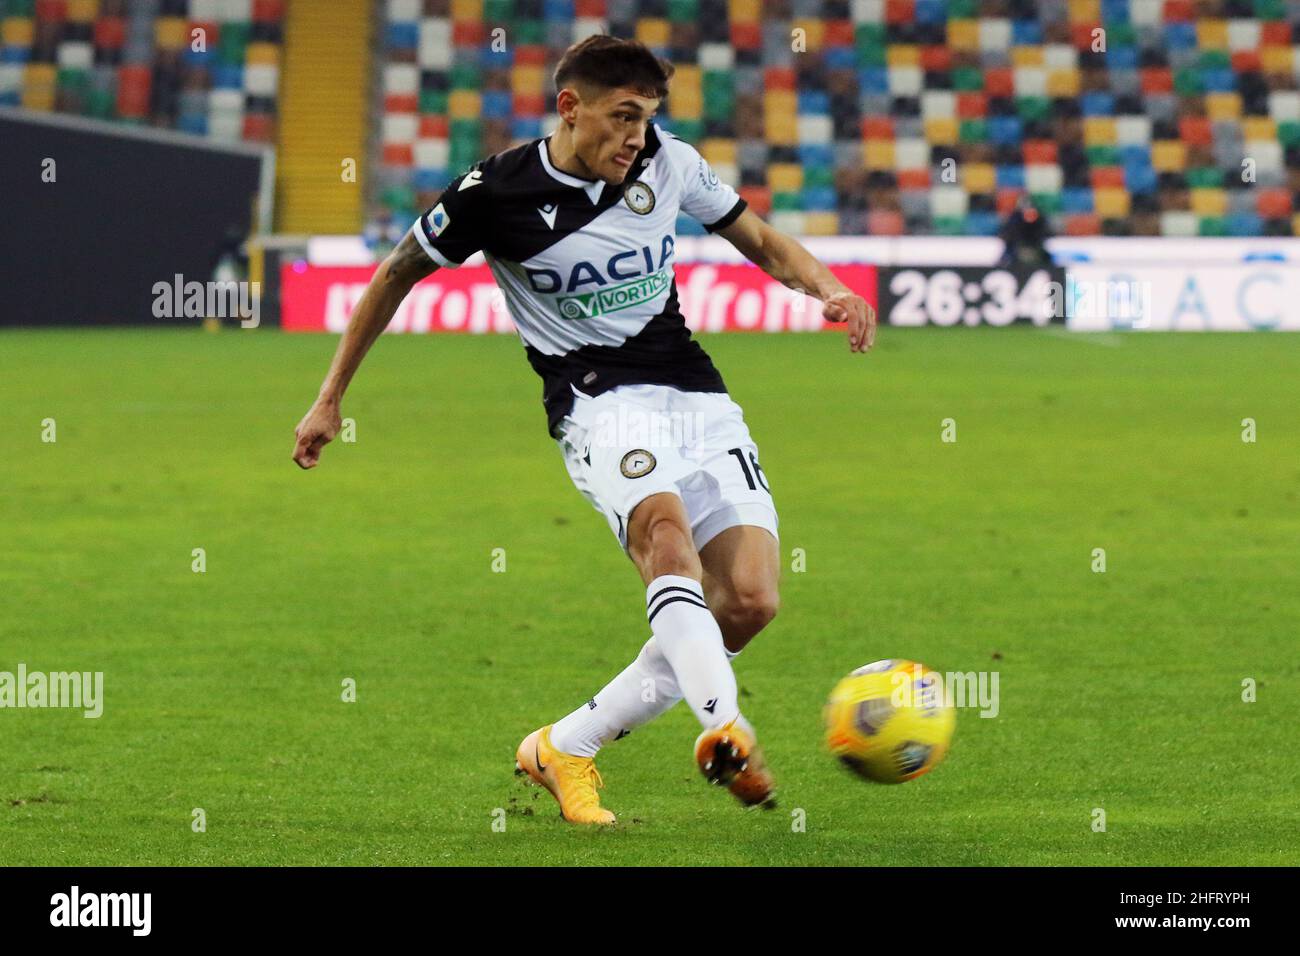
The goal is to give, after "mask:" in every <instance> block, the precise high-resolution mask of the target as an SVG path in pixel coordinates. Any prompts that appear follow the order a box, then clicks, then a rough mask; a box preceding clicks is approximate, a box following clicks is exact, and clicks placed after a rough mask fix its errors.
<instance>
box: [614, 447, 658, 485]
mask: <svg viewBox="0 0 1300 956" xmlns="http://www.w3.org/2000/svg"><path fill="white" fill-rule="evenodd" d="M656 464H657V462H656V461H655V456H654V455H652V454H650V452H648V451H646V450H645V449H644V448H633V449H632V450H631V451H630V452H628V453H627V454H626V455H624V456H623V460H622V461H620V462H619V463H618V470H619V471H621V472H622V473H623V477H624V478H640V477H641V476H642V475H648V474H650V472H652V471H654V470H655V465H656Z"/></svg>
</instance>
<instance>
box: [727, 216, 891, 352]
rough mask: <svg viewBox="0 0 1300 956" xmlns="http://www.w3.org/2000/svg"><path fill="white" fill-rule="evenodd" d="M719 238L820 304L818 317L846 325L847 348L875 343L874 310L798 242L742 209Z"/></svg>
mask: <svg viewBox="0 0 1300 956" xmlns="http://www.w3.org/2000/svg"><path fill="white" fill-rule="evenodd" d="M718 235H720V236H722V237H723V238H724V239H726V240H727V241H728V242H730V243H731V244H732V245H733V246H735V247H736V248H737V249H739V250H740V251H741V253H743V254H744V256H745V258H746V259H748V260H749V261H750V262H752V263H754V265H756V266H758V267H759V268H760V269H762V270H763V271H764V272H766V273H767V274H768V275H770V276H771V277H772V278H773V279H775V280H776V281H777V282H780V283H782V284H783V285H785V286H788V287H789V288H791V289H795V290H797V291H799V292H804V293H807V294H809V295H812V296H815V297H816V298H818V299H821V301H822V315H824V316H825V317H826V318H827V319H829V320H830V321H832V322H847V323H848V331H849V349H850V351H853V352H866V351H867V350H868V349H870V348H871V347H872V346H873V345H874V344H875V342H876V310H875V309H874V308H873V307H872V306H871V305H870V303H868V302H867V301H866V300H865V299H863V298H862V296H860V295H858V294H857V293H855V292H854V291H853V290H852V289H850V288H848V286H846V285H845V284H844V283H843V282H841V281H840V280H839V279H837V278H835V274H834V273H833V272H831V270H830V269H828V268H826V266H825V265H824V264H823V263H821V262H818V261H817V260H816V259H815V258H814V257H813V255H812V253H810V252H809V251H808V250H807V249H805V248H804V247H803V245H802V244H800V243H799V241H798V240H796V239H793V238H791V237H790V236H787V235H786V234H785V233H783V232H780V231H779V230H777V229H774V228H772V226H770V225H769V224H768V223H766V222H764V221H763V220H762V219H760V218H759V217H758V216H757V215H755V214H754V212H753V211H752V210H749V209H746V210H745V211H744V212H742V213H741V214H740V215H739V216H738V217H737V218H736V221H735V222H733V223H732V224H731V225H729V226H727V227H726V228H725V229H719V230H718Z"/></svg>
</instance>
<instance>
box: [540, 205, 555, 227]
mask: <svg viewBox="0 0 1300 956" xmlns="http://www.w3.org/2000/svg"><path fill="white" fill-rule="evenodd" d="M559 211H560V207H559V206H557V205H555V203H549V202H548V203H547V204H546V205H545V206H542V207H541V208H540V209H538V210H537V214H538V215H539V216H541V217H542V220H543V221H544V222H545V223H546V226H547V228H548V229H554V228H555V217H556V215H557V214H558V213H559Z"/></svg>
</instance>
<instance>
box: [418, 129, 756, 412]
mask: <svg viewBox="0 0 1300 956" xmlns="http://www.w3.org/2000/svg"><path fill="white" fill-rule="evenodd" d="M548 146H549V143H548V140H546V139H538V140H533V141H532V142H531V143H528V144H526V145H523V146H516V147H514V148H513V149H508V150H506V151H504V152H501V153H497V154H496V155H495V156H490V157H488V158H487V159H485V160H483V161H482V162H480V163H478V164H477V165H475V166H474V167H472V168H471V169H469V170H468V171H467V172H466V173H465V174H464V175H462V176H460V177H459V178H457V179H455V180H453V181H452V183H451V185H449V186H448V187H447V189H446V190H445V191H444V192H443V193H442V195H441V196H439V197H438V201H437V202H436V203H435V204H434V206H433V208H432V209H430V210H429V211H428V212H426V213H425V214H424V215H422V216H421V217H420V218H419V219H418V220H417V221H416V223H415V225H414V226H413V227H412V229H411V231H412V233H413V234H414V235H415V238H416V239H417V240H418V241H419V243H420V245H421V246H422V247H423V248H424V251H425V252H427V253H428V254H429V256H430V257H431V258H432V259H433V260H434V261H435V262H436V263H438V265H439V266H443V267H455V266H458V265H461V264H462V263H463V262H464V261H465V260H466V259H467V258H469V257H470V256H471V255H473V254H474V253H475V252H478V251H480V250H481V251H482V252H483V255H484V258H485V259H486V260H487V263H488V266H489V267H490V268H491V269H492V274H493V276H494V277H495V278H496V281H497V284H498V285H499V286H500V287H501V289H502V291H503V293H504V295H505V302H506V308H507V309H508V310H509V312H510V315H511V318H512V319H513V320H514V323H515V325H516V327H517V328H518V329H519V335H520V337H521V338H522V339H523V341H524V348H525V351H526V353H527V355H528V360H529V362H531V363H532V366H533V368H534V369H535V370H536V371H537V373H538V374H539V375H540V376H541V377H542V402H543V404H544V405H545V406H546V413H547V421H548V425H549V427H550V430H551V432H552V434H554V433H555V429H556V426H557V425H558V424H559V423H560V421H561V420H562V419H563V418H564V416H565V415H567V414H568V413H569V410H570V409H571V408H572V406H573V400H574V392H575V391H578V392H580V393H581V394H584V395H597V394H599V393H601V392H605V391H608V390H609V389H611V388H614V387H616V386H618V385H640V384H651V385H671V386H674V387H676V388H679V389H682V390H684V391H696V392H723V391H726V386H725V385H724V384H723V382H722V377H721V376H720V375H719V374H718V371H717V369H716V368H714V367H713V362H712V361H711V360H710V359H709V356H708V355H707V354H706V353H705V351H704V350H703V349H702V348H700V346H699V343H697V342H695V341H694V340H693V339H692V338H691V333H690V331H689V330H688V329H687V328H686V323H685V320H684V319H683V317H682V313H681V311H680V309H679V308H678V304H677V287H676V283H675V281H674V278H673V248H674V245H675V242H676V236H675V232H676V224H677V214H678V210H681V211H682V212H684V213H686V214H687V215H688V216H691V217H692V218H694V219H697V220H699V221H700V222H701V223H703V224H704V226H705V228H706V229H708V230H709V231H710V232H712V231H716V230H718V229H722V228H725V227H726V226H728V225H730V224H731V223H732V222H734V221H735V220H736V217H738V216H739V215H740V214H741V212H743V211H744V209H745V201H744V200H743V199H741V198H740V197H739V196H737V195H736V192H735V191H734V190H733V189H732V188H731V187H730V186H728V185H727V184H726V183H723V182H721V181H720V180H719V179H718V177H717V175H716V174H715V173H714V172H713V170H712V169H710V168H709V164H708V163H707V162H705V160H704V158H703V157H702V156H701V155H700V154H699V153H698V152H696V150H695V148H694V147H693V146H691V145H690V144H688V143H685V142H683V141H682V140H679V139H677V138H676V137H674V136H673V135H672V134H670V133H667V132H665V131H664V130H662V129H660V128H659V127H658V126H656V125H654V124H651V125H650V126H649V127H648V129H647V131H646V143H645V148H644V149H642V150H641V152H640V153H639V154H638V155H637V157H636V159H635V160H634V161H633V163H632V166H631V168H630V169H629V170H628V174H627V179H626V180H625V181H624V182H623V183H620V184H618V185H610V184H608V183H605V182H604V181H602V180H596V181H589V180H585V179H580V178H578V177H576V176H571V175H569V174H568V173H565V172H562V171H561V170H558V169H556V168H555V167H554V166H553V165H552V164H551V160H550V156H549V154H548V152H547V150H548Z"/></svg>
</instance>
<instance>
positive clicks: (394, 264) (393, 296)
mask: <svg viewBox="0 0 1300 956" xmlns="http://www.w3.org/2000/svg"><path fill="white" fill-rule="evenodd" d="M437 268H438V266H437V265H436V264H435V263H434V261H433V260H432V259H430V258H429V255H428V253H426V252H425V251H424V250H423V249H422V248H421V247H420V243H419V242H418V241H417V240H416V238H415V236H414V234H413V233H410V232H408V233H407V234H406V236H405V237H404V238H403V239H402V241H401V243H400V244H399V245H398V246H397V248H396V249H394V250H393V251H392V253H391V254H390V255H389V256H388V258H387V259H385V260H384V261H383V262H382V263H380V265H379V268H378V269H376V270H375V274H374V276H372V277H371V279H370V284H369V285H368V286H366V291H365V293H364V294H362V296H361V300H360V301H359V302H358V303H357V307H356V309H355V310H354V311H353V313H352V319H351V321H349V322H348V327H347V331H345V332H344V333H343V337H342V339H341V340H340V341H339V347H338V349H337V350H336V351H335V353H334V361H332V362H331V363H330V368H329V372H327V373H326V375H325V382H324V383H323V384H322V385H321V389H320V395H319V396H317V398H316V401H315V402H314V403H313V404H312V406H311V408H310V409H308V411H307V414H306V415H304V416H303V418H302V421H300V422H299V423H298V427H297V429H295V431H294V438H295V441H294V448H293V460H294V461H295V462H297V463H298V467H299V468H314V467H316V465H317V464H318V463H319V462H320V453H321V449H322V448H324V447H325V446H326V445H327V444H329V442H331V441H333V439H334V436H335V435H337V434H338V432H339V429H340V428H341V427H342V425H343V418H342V413H341V412H340V410H339V409H340V406H341V404H342V402H343V393H344V392H345V391H347V387H348V383H349V382H351V381H352V376H353V375H355V374H356V371H357V369H358V368H359V367H360V365H361V360H362V359H363V358H365V356H366V353H367V352H368V351H369V350H370V346H371V345H373V344H374V342H375V339H377V338H379V334H380V333H381V332H383V331H384V328H385V327H386V326H387V325H388V323H389V322H391V321H392V318H393V315H394V314H395V313H396V312H397V307H398V306H400V305H401V304H402V300H403V299H405V298H406V295H407V293H408V292H410V291H411V287H412V286H414V285H415V284H416V283H417V282H419V281H420V280H421V279H423V278H424V277H425V276H427V275H429V274H430V273H431V272H433V271H434V270H436V269H437Z"/></svg>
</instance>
